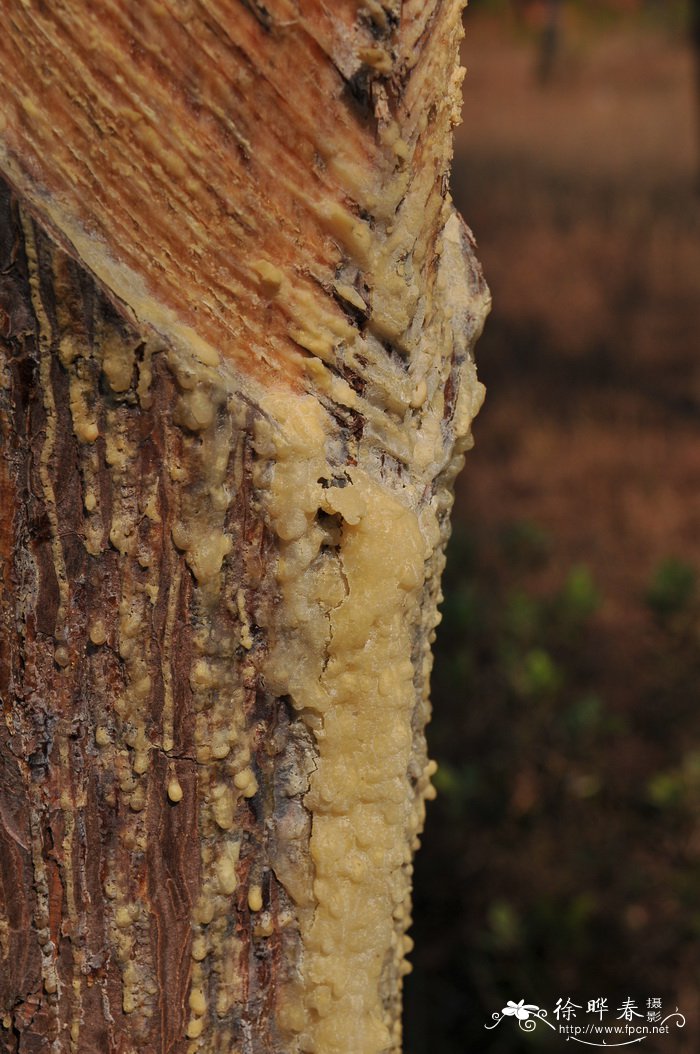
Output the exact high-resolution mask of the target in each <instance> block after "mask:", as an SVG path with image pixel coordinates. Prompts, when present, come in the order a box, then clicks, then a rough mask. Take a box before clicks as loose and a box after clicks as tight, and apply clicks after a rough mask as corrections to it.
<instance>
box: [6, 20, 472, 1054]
mask: <svg viewBox="0 0 700 1054" xmlns="http://www.w3.org/2000/svg"><path fill="white" fill-rule="evenodd" d="M460 36H461V19H460V5H459V4H455V3H450V2H444V3H440V2H435V3H418V2H406V3H403V4H401V5H399V4H380V3H378V2H374V0H370V2H367V3H364V4H356V3H350V2H344V3H339V4H337V5H334V6H333V7H332V9H330V8H328V7H326V6H325V5H322V4H317V3H313V2H309V3H296V4H292V3H287V2H284V0H278V2H275V3H269V4H267V5H266V6H262V5H260V4H256V3H245V4H243V3H229V2H226V0H206V2H197V0H181V2H175V0H173V2H171V3H165V2H157V0H147V2H145V3H140V4H138V5H136V4H132V3H127V2H123V0H122V2H116V0H114V2H112V0H98V2H96V3H91V4H89V5H87V4H82V3H77V2H68V3H65V4H61V5H39V4H36V5H35V4H32V3H30V4H23V3H22V4H21V3H16V4H15V3H11V4H10V11H9V16H8V20H7V31H6V32H4V33H3V35H2V37H1V38H0V61H1V62H2V63H3V67H4V68H5V69H6V70H9V71H11V72H10V73H9V75H8V76H7V78H6V79H7V91H6V92H5V93H4V96H3V99H2V100H1V101H0V171H1V172H2V173H3V174H4V177H5V179H6V180H7V183H4V182H3V184H2V189H1V191H0V346H1V347H2V349H3V359H2V384H1V385H0V429H1V431H0V436H1V441H2V448H3V451H2V452H3V457H2V462H1V464H0V486H1V488H2V506H1V512H0V560H1V563H0V573H1V574H2V605H1V607H0V617H1V618H2V642H1V644H0V649H1V650H0V696H1V698H2V702H3V712H4V721H3V723H2V725H1V726H0V737H1V738H0V841H1V842H2V846H1V849H0V889H1V890H2V902H1V904H0V967H1V968H0V1015H2V1017H1V1027H0V1044H2V1049H3V1050H6V1051H8V1052H13V1054H20V1052H31V1051H36V1052H39V1051H46V1050H48V1049H51V1050H53V1051H55V1052H57V1054H63V1052H64V1051H65V1052H71V1054H81V1052H86V1054H87V1052H94V1051H98V1050H99V1051H110V1052H115V1054H117V1052H118V1054H122V1052H123V1054H126V1052H129V1054H130V1052H132V1051H133V1052H136V1051H139V1052H142V1051H149V1052H150V1051H152V1052H154V1054H156V1052H158V1054H160V1052H163V1054H165V1052H173V1054H180V1052H187V1054H196V1052H200V1051H201V1052H210V1051H211V1052H215V1051H216V1052H226V1054H235V1052H240V1054H243V1052H254V1054H258V1052H275V1054H281V1052H283V1051H284V1052H289V1054H292V1052H301V1051H306V1052H312V1051H315V1052H318V1054H365V1052H366V1054H380V1052H385V1051H398V1050H399V1049H400V1045H401V1031H400V989H401V977H402V975H403V973H405V971H406V969H407V965H406V961H405V953H406V951H407V950H408V948H409V947H410V938H408V936H407V933H406V931H407V928H408V926H409V924H410V875H411V859H412V853H413V851H414V850H415V848H416V846H417V838H418V834H419V832H420V829H421V827H422V823H423V819H424V800H425V798H426V797H429V796H430V795H431V793H432V789H431V786H430V776H431V774H432V771H433V767H432V766H431V764H430V763H429V762H428V760H427V755H426V747H425V737H424V728H425V723H426V721H427V718H428V715H429V702H428V677H429V672H430V643H431V639H432V634H433V630H434V626H435V625H436V623H437V621H438V615H437V601H438V598H439V576H440V573H441V570H442V565H443V556H442V552H443V547H444V542H445V539H446V536H447V532H448V529H449V525H448V518H449V509H450V505H451V486H452V482H453V479H454V475H455V473H456V472H457V470H458V469H459V467H460V465H461V462H462V452H463V450H464V449H466V447H467V446H468V445H469V443H470V433H469V429H470V425H471V420H472V418H473V416H474V414H475V413H476V412H477V410H478V406H479V404H480V401H481V397H482V390H481V386H480V385H479V384H478V382H477V381H476V375H475V371H474V365H473V360H472V356H471V350H472V347H473V344H474V341H475V340H476V338H477V336H478V334H479V332H480V329H481V325H482V323H483V319H484V316H485V314H486V311H487V310H488V302H489V301H488V291H487V290H486V287H485V285H484V282H483V279H482V277H481V273H480V270H479V268H478V265H477V264H476V262H475V259H474V256H473V251H472V243H471V237H470V235H469V232H468V231H467V229H466V228H465V227H464V225H463V224H462V222H461V220H460V219H459V218H458V217H457V216H456V214H455V212H454V209H453V207H452V204H451V201H450V198H449V194H448V192H447V178H448V167H449V160H450V157H451V130H452V126H453V124H454V122H455V120H456V118H457V114H458V109H459V102H458V88H459V84H460V75H459V71H458V68H457V49H458V44H459V39H460Z"/></svg>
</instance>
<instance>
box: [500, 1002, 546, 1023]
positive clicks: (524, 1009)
mask: <svg viewBox="0 0 700 1054" xmlns="http://www.w3.org/2000/svg"><path fill="white" fill-rule="evenodd" d="M539 1009H540V1008H539V1007H538V1006H533V1005H532V1003H526V1002H525V1000H524V999H521V1000H520V1002H519V1003H514V1002H513V1000H512V999H509V1000H508V1002H507V1004H506V1006H504V1007H503V1009H502V1010H501V1013H502V1014H503V1015H504V1016H505V1017H517V1019H518V1021H527V1020H528V1018H529V1017H530V1014H536V1013H537V1012H538V1010H539Z"/></svg>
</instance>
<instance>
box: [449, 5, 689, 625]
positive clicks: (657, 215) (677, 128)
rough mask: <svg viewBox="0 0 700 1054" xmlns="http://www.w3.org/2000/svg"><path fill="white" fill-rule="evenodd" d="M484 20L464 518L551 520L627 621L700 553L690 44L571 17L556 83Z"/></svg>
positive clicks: (466, 128)
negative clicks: (471, 448) (479, 389)
mask: <svg viewBox="0 0 700 1054" xmlns="http://www.w3.org/2000/svg"><path fill="white" fill-rule="evenodd" d="M474 16H475V10H472V11H470V13H469V15H468V18H467V36H466V42H465V48H464V55H465V63H466V65H467V67H468V70H469V73H468V76H467V81H466V90H465V110H464V124H463V125H462V128H461V130H460V133H459V135H458V141H457V156H456V165H455V179H454V194H455V198H456V200H457V202H458V204H459V206H460V208H461V209H462V211H463V214H464V215H465V217H466V218H467V221H468V223H469V224H470V225H471V226H472V227H473V229H474V232H475V234H476V237H477V240H478V242H479V251H480V256H481V260H482V263H483V266H484V270H485V273H486V276H487V280H488V282H489V284H490V286H491V290H492V293H493V300H494V308H493V314H492V316H491V320H490V322H489V324H488V325H487V329H486V332H485V335H484V338H483V339H482V342H481V344H480V346H479V348H478V360H479V367H480V373H481V376H482V378H483V379H484V381H485V383H486V385H487V388H488V397H487V401H486V404H485V406H484V409H483V411H482V414H481V416H480V417H479V419H478V420H477V422H476V425H475V436H476V443H477V449H476V451H475V453H474V454H473V455H472V456H471V457H470V459H469V461H468V465H467V469H466V472H465V473H464V475H463V476H462V479H461V481H460V485H459V505H458V509H459V514H461V515H464V516H468V517H470V518H472V517H474V516H475V515H478V519H479V523H480V525H481V526H482V527H483V528H484V529H485V530H488V528H489V525H491V524H493V523H497V522H500V521H502V520H503V519H533V520H536V521H537V522H539V523H541V524H542V525H543V526H544V527H546V528H548V529H549V530H550V531H551V533H552V535H553V536H554V537H556V539H557V556H558V560H559V561H560V562H561V563H562V565H567V564H571V562H572V561H580V560H583V561H586V562H588V563H589V564H590V565H591V566H592V568H593V569H594V570H595V571H596V572H597V573H598V575H599V576H601V577H602V578H603V579H604V580H605V582H606V587H607V588H606V603H607V611H606V614H607V616H608V617H609V618H610V619H611V620H613V621H615V622H619V621H620V620H621V619H624V618H625V614H626V613H628V612H629V609H630V599H631V594H635V595H636V594H637V593H638V590H639V583H640V581H642V582H645V581H646V580H647V577H648V574H649V572H650V570H651V569H652V567H654V566H655V565H656V564H657V563H658V561H659V560H660V559H661V558H662V557H665V556H667V555H668V554H669V553H676V554H678V555H679V556H685V557H687V558H688V559H692V560H694V561H700V486H698V484H699V483H700V444H699V440H700V431H699V428H698V423H699V421H700V415H699V412H698V411H699V410H700V200H699V199H698V196H697V195H696V193H695V180H696V174H697V164H698V157H697V148H698V144H697V143H696V140H695V134H694V133H695V130H696V129H695V121H694V109H693V101H694V100H693V70H692V62H691V56H690V53H689V49H688V48H687V47H686V46H685V43H684V41H683V40H682V39H679V38H678V37H675V36H672V35H670V34H668V33H665V32H663V31H661V30H660V29H659V28H657V29H656V31H654V32H652V31H650V30H642V29H636V28H634V27H629V26H627V27H624V28H622V29H615V30H609V31H608V32H606V33H601V32H593V31H592V30H591V29H590V28H589V29H588V30H587V31H586V29H585V28H584V27H582V26H578V27H577V26H576V25H574V24H573V18H570V24H569V26H568V27H567V28H568V33H569V35H568V37H565V52H564V54H563V55H562V56H561V61H560V67H559V70H558V76H557V77H556V78H555V80H554V82H553V83H551V84H550V85H548V86H547V87H546V88H543V87H542V86H540V85H538V84H537V83H536V81H535V79H534V77H533V48H532V46H531V43H530V42H529V41H528V40H527V39H525V40H523V39H519V38H518V37H516V36H515V35H514V34H513V33H509V32H508V30H507V28H506V29H504V25H503V20H502V19H501V20H497V19H488V18H486V17H481V18H479V17H474Z"/></svg>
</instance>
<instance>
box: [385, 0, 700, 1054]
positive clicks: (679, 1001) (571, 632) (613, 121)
mask: <svg viewBox="0 0 700 1054" xmlns="http://www.w3.org/2000/svg"><path fill="white" fill-rule="evenodd" d="M694 8H700V4H696V5H694V4H693V3H690V2H686V3H681V2H675V0H617V2H615V0H578V2H577V0H558V2H557V0H542V2H535V0H531V2H530V0H472V3H471V4H470V7H469V8H468V10H467V12H466V15H465V29H466V37H465V42H464V52H463V62H464V64H465V65H466V67H467V69H468V74H467V78H466V81H465V108H464V123H463V125H462V127H461V128H460V130H459V132H458V137H457V147H456V163H455V169H454V180H453V195H454V197H455V199H456V201H457V204H458V206H459V208H460V210H461V211H462V213H463V215H464V216H465V218H466V220H467V222H468V224H469V225H470V226H471V227H472V228H473V230H474V232H475V235H476V238H477V241H478V244H479V256H480V259H481V261H482V264H483V267H484V271H485V273H486V277H487V280H488V282H489V284H490V286H491V290H492V293H493V300H494V308H493V312H492V315H491V318H490V319H489V321H488V323H487V326H486V330H485V333H484V336H483V338H482V339H481V341H480V343H479V346H478V348H477V359H478V365H479V372H480V376H481V378H482V379H483V380H484V382H485V383H486V386H487V389H488V395H487V400H486V403H485V406H484V409H483V410H482V412H481V414H480V416H479V418H478V419H477V421H476V423H475V427H474V435H475V439H476V449H475V450H474V451H473V452H472V453H471V454H470V455H469V456H468V458H467V466H466V469H465V471H464V473H463V475H462V477H461V478H460V480H459V483H458V493H457V500H456V507H455V516H454V535H453V540H452V543H451V546H450V550H449V556H448V564H447V571H446V575H445V602H444V605H443V613H444V619H443V624H442V626H441V627H440V629H439V636H438V641H437V645H436V656H435V658H436V664H435V673H434V677H433V699H434V719H433V723H432V725H431V727H430V731H429V740H430V746H431V755H432V756H433V757H435V758H436V759H437V761H438V762H439V765H440V770H439V773H438V775H437V777H436V784H437V786H438V789H439V797H438V800H437V801H436V802H435V803H434V804H433V805H431V806H430V809H429V815H428V826H427V829H426V832H425V835H424V838H423V849H422V851H421V852H420V854H419V856H418V860H417V867H416V883H415V913H414V914H415V925H414V927H413V930H412V933H413V936H414V937H415V940H416V951H415V952H414V954H413V957H412V958H413V962H414V972H413V974H412V975H411V976H410V977H409V978H408V979H407V985H406V1051H407V1054H425V1052H428V1051H429V1052H430V1054H467V1052H469V1054H475V1052H480V1051H484V1052H488V1054H519V1052H521V1051H523V1052H525V1051H535V1052H536V1051H538V1050H542V1051H550V1050H551V1051H554V1050H561V1049H562V1045H563V1041H562V1038H561V1037H556V1036H555V1037H553V1036H552V1034H551V1033H550V1031H549V1030H548V1029H546V1028H544V1027H540V1028H538V1029H537V1030H536V1031H535V1032H533V1033H532V1034H530V1035H525V1034H523V1033H522V1032H521V1031H519V1030H518V1028H517V1027H516V1024H515V1022H514V1021H513V1019H510V1020H508V1019H506V1020H504V1022H503V1023H502V1024H501V1025H500V1026H498V1027H497V1028H496V1029H494V1030H493V1031H490V1032H487V1031H485V1029H484V1025H485V1024H486V1023H488V1022H490V1021H491V1015H492V1013H493V1012H494V1011H496V1010H500V1009H501V1007H503V1006H505V1003H506V1000H509V999H510V1000H514V1001H516V1002H517V1001H518V1000H520V999H524V1000H525V1002H526V1003H534V1004H537V1005H538V1006H542V1007H547V1008H548V1010H549V1016H550V1017H551V1016H552V1008H553V1006H554V1004H555V1003H556V1000H557V999H558V998H561V999H562V1001H564V1000H565V999H566V998H571V999H572V1000H573V1001H574V1002H575V1003H577V1004H583V1006H584V1009H585V1006H586V1001H587V1000H588V999H592V998H595V997H599V996H601V997H607V999H608V1002H609V1006H611V1007H617V1006H619V1002H620V1001H621V1000H623V999H625V998H627V997H632V998H634V999H636V1000H637V1004H638V1006H640V1005H641V1006H645V1004H646V999H647V998H650V997H657V998H658V997H660V998H662V1000H663V1006H664V1012H668V1011H669V1010H672V1009H675V1007H676V1006H678V1007H679V1008H680V1009H681V1011H682V1012H683V1013H684V1014H685V1015H686V1018H687V1025H686V1027H685V1029H684V1030H683V1031H682V1032H681V1031H678V1032H677V1033H676V1034H675V1035H673V1036H671V1037H669V1038H667V1039H665V1040H663V1041H662V1042H660V1043H659V1045H658V1047H656V1046H654V1045H653V1043H654V1041H652V1040H647V1041H645V1043H644V1044H643V1049H644V1050H645V1051H649V1052H651V1054H654V1052H655V1051H657V1050H658V1051H659V1052H660V1054H671V1052H673V1054H691V1052H692V1054H697V1051H699V1050H700V700H699V699H698V694H699V687H700V588H699V584H698V572H699V570H700V197H699V195H698V188H699V187H700V143H699V132H700V107H699V106H698V85H699V84H700V80H699V79H698V72H697V67H696V60H695V50H694V45H693V32H692V27H693V13H694V12H693V9H694ZM696 18H697V15H696ZM699 46H700V45H699ZM616 1016H617V1015H616V1014H613V1018H615V1017H616ZM589 1020H590V1018H589Z"/></svg>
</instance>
